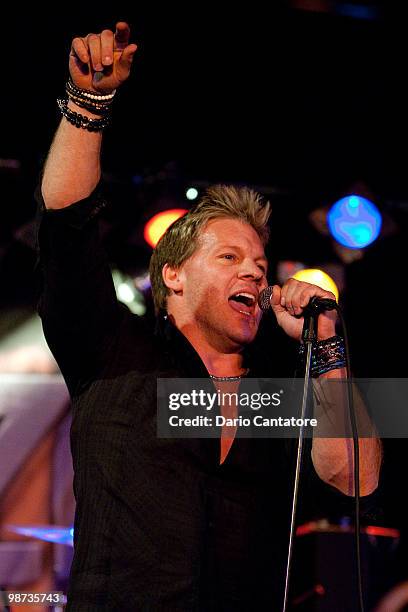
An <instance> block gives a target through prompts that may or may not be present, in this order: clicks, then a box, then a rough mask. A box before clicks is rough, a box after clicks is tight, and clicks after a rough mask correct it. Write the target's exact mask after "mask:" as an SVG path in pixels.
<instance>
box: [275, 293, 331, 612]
mask: <svg viewBox="0 0 408 612" xmlns="http://www.w3.org/2000/svg"><path fill="white" fill-rule="evenodd" d="M323 310H325V308H324V305H323V304H322V303H319V302H318V301H317V300H315V299H314V298H312V299H311V301H310V303H309V305H308V306H307V308H305V309H304V311H303V317H304V319H303V331H302V340H303V342H304V344H305V346H306V366H305V378H304V384H303V397H302V410H301V419H302V424H301V426H300V430H299V437H298V447H297V457H296V470H295V482H294V485H293V498H292V513H291V520H290V531H289V547H288V558H287V565H286V579H285V595H284V599H283V608H282V612H287V609H288V597H289V584H290V574H291V569H292V555H293V542H294V537H295V524H296V510H297V505H298V493H299V482H300V471H301V467H302V459H303V441H304V422H305V418H306V409H307V398H308V389H309V379H310V366H311V361H312V348H313V342H314V341H315V339H316V336H317V317H318V315H319V313H320V312H322V311H323Z"/></svg>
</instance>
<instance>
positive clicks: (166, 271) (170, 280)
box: [162, 263, 184, 295]
mask: <svg viewBox="0 0 408 612" xmlns="http://www.w3.org/2000/svg"><path fill="white" fill-rule="evenodd" d="M162 276H163V282H164V284H165V285H166V287H168V289H171V290H172V291H174V293H176V294H179V295H180V294H181V293H182V292H183V280H184V274H183V272H182V270H181V269H180V268H172V267H171V266H170V265H169V264H167V263H166V264H164V266H163V269H162Z"/></svg>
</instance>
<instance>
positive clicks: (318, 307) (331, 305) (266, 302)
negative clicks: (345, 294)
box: [258, 285, 337, 314]
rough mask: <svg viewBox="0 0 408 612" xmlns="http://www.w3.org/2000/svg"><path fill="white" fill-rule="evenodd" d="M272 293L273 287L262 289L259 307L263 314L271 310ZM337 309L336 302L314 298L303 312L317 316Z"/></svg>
mask: <svg viewBox="0 0 408 612" xmlns="http://www.w3.org/2000/svg"><path fill="white" fill-rule="evenodd" d="M272 293H273V286H272V285H269V287H266V289H262V291H261V293H260V294H259V297H258V306H259V308H260V309H261V310H262V311H263V312H266V311H267V310H268V309H269V308H271V298H272ZM336 308H337V303H336V300H330V299H328V298H319V297H316V296H314V297H312V298H311V300H310V302H309V304H308V305H307V306H305V308H303V312H304V313H305V312H310V313H313V314H317V313H319V312H323V311H324V310H335V309H336Z"/></svg>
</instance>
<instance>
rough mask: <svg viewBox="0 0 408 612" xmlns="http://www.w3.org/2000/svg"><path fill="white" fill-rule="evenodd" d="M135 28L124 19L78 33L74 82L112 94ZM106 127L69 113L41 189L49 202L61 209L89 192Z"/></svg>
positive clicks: (125, 70) (127, 64) (124, 71)
mask: <svg viewBox="0 0 408 612" xmlns="http://www.w3.org/2000/svg"><path fill="white" fill-rule="evenodd" d="M129 37H130V29H129V26H128V25H127V24H126V23H124V22H118V23H117V24H116V31H115V33H113V32H112V31H111V30H104V31H103V32H101V33H100V34H88V35H87V36H85V37H84V38H74V40H73V41H72V46H71V52H70V56H69V72H70V76H71V79H72V82H73V83H74V85H75V86H76V87H78V88H80V89H82V90H86V91H89V92H91V93H92V92H94V93H96V94H108V95H109V94H111V93H112V92H113V91H114V90H115V89H117V88H118V87H120V85H121V84H122V83H123V82H124V81H125V80H126V79H127V78H128V76H129V73H130V69H131V65H132V61H133V56H134V53H135V51H136V49H137V46H136V45H135V44H129ZM68 108H69V109H71V110H72V111H74V112H77V113H79V114H80V115H83V116H86V117H88V118H89V119H91V121H92V120H98V119H100V115H98V114H96V113H95V112H92V111H89V110H87V109H85V108H83V107H80V106H78V105H77V104H76V103H75V102H74V101H73V100H72V99H70V100H69V102H68ZM101 142H102V131H88V130H87V129H78V128H77V127H76V126H74V125H72V124H71V123H70V122H69V121H68V120H67V119H66V118H65V117H63V119H62V121H61V124H60V126H59V128H58V130H57V133H56V135H55V138H54V142H53V144H52V146H51V149H50V152H49V155H48V159H47V161H46V164H45V168H44V174H43V180H42V185H41V191H42V195H43V198H44V202H45V206H46V207H47V208H49V209H60V208H65V207H66V206H69V205H70V204H72V203H73V202H77V201H79V200H82V199H83V198H85V197H87V196H88V195H89V194H90V193H91V192H92V190H93V189H94V188H95V186H96V185H97V183H98V181H99V178H100V174H101V170H100V150H101Z"/></svg>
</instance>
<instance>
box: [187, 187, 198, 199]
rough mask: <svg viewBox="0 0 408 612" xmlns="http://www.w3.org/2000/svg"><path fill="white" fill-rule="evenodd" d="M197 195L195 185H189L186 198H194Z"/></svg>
mask: <svg viewBox="0 0 408 612" xmlns="http://www.w3.org/2000/svg"><path fill="white" fill-rule="evenodd" d="M197 197H198V191H197V189H196V188H195V187H190V188H189V189H187V191H186V198H187V200H195V199H196V198H197Z"/></svg>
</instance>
